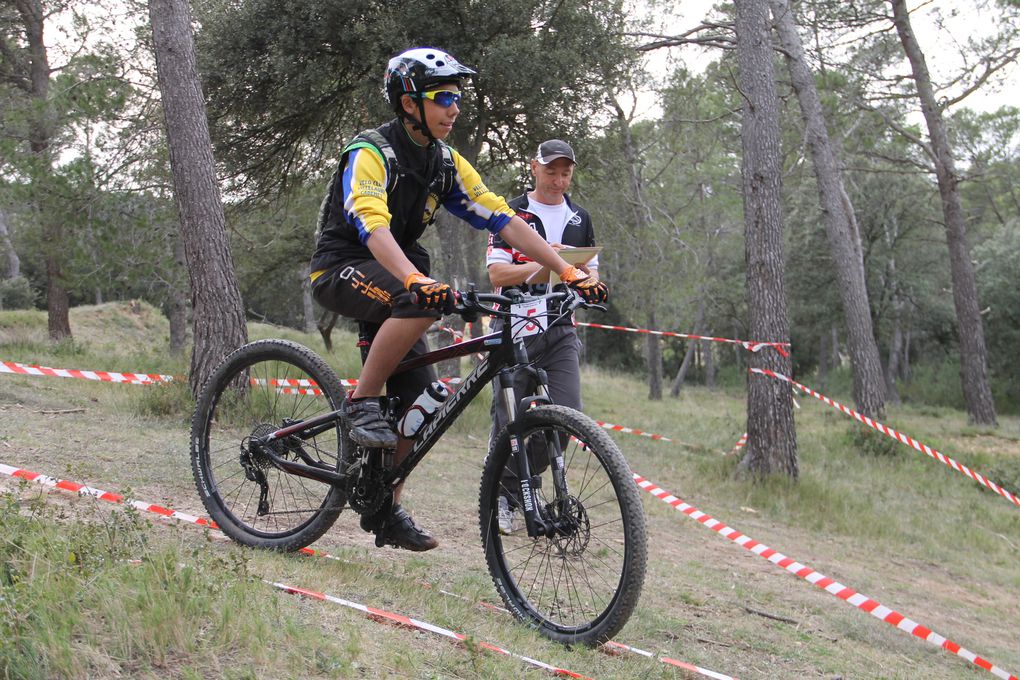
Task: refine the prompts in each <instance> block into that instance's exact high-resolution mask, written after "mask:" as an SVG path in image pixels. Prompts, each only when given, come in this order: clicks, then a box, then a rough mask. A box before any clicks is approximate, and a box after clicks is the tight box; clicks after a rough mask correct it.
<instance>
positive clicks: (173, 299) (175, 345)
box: [167, 236, 188, 354]
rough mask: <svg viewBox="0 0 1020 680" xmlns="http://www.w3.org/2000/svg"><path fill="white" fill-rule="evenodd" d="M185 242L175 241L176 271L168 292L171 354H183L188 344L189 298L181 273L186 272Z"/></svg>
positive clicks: (178, 239) (172, 276)
mask: <svg viewBox="0 0 1020 680" xmlns="http://www.w3.org/2000/svg"><path fill="white" fill-rule="evenodd" d="M186 267H187V264H186V263H185V258H184V242H183V241H182V240H181V239H180V237H179V236H178V238H176V239H175V240H174V271H173V274H172V275H171V277H170V281H171V283H170V286H169V289H168V291H167V319H169V321H170V352H171V353H172V354H181V353H183V352H184V348H185V347H186V346H187V344H188V298H187V290H185V286H184V284H183V281H182V280H181V276H180V275H179V272H183V271H185V268H186Z"/></svg>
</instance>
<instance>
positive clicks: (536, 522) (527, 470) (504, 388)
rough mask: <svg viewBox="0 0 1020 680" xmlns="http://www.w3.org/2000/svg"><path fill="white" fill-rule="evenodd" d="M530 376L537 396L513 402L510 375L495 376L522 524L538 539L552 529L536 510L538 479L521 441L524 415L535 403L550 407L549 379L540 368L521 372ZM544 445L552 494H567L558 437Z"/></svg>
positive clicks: (549, 532)
mask: <svg viewBox="0 0 1020 680" xmlns="http://www.w3.org/2000/svg"><path fill="white" fill-rule="evenodd" d="M522 370H529V371H530V372H532V373H533V377H534V378H535V384H536V385H537V390H536V391H537V394H533V395H530V396H527V397H524V398H522V399H520V400H519V401H518V400H517V399H516V397H515V394H514V388H513V372H512V371H501V372H500V373H499V375H498V376H497V385H498V388H499V390H500V391H501V392H502V395H503V404H504V406H505V408H506V411H507V413H506V415H507V422H508V426H507V428H508V431H509V435H510V453H511V455H512V456H513V460H514V462H515V467H516V472H517V478H518V479H519V480H521V481H520V486H521V489H520V492H521V506H522V508H521V509H522V510H523V513H524V523H525V526H526V527H527V530H528V536H529V537H531V538H537V537H539V536H552V535H553V533H554V532H555V527H554V525H553V523H552V521H551V519H552V518H548V517H546V516H545V513H543V508H540V507H539V497H538V495H537V493H536V491H535V490H536V489H537V488H539V487H540V485H541V476H540V475H532V474H531V461H529V460H528V453H527V447H526V444H525V441H524V423H523V418H522V417H519V415H518V414H523V413H524V412H525V411H527V410H528V409H529V408H531V407H532V406H533V405H535V404H551V403H552V399H551V398H550V396H549V390H548V388H547V385H548V378H547V376H546V372H545V371H544V370H542V369H540V368H529V369H522ZM547 440H548V441H547V442H546V447H547V448H546V454H547V455H548V456H549V464H550V467H551V468H552V477H553V486H554V489H555V491H554V493H555V494H556V496H557V497H560V496H561V494H562V493H564V492H565V491H566V489H565V485H566V478H565V476H564V462H563V453H562V451H561V447H560V442H559V438H558V437H556V436H553V437H548V436H547Z"/></svg>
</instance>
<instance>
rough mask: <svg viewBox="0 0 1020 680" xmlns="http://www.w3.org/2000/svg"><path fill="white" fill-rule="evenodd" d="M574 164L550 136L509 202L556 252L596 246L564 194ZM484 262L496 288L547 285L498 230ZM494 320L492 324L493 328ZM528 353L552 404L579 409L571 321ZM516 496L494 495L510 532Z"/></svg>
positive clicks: (538, 459)
mask: <svg viewBox="0 0 1020 680" xmlns="http://www.w3.org/2000/svg"><path fill="white" fill-rule="evenodd" d="M576 166H577V157H576V156H575V155H574V150H573V149H572V148H571V146H570V145H569V144H567V143H566V142H564V141H563V140H560V139H550V140H548V141H545V142H542V143H541V144H540V145H539V146H538V152H537V153H536V154H535V157H534V158H533V159H531V175H532V177H534V180H535V186H534V188H532V189H530V190H529V191H526V192H525V193H523V194H521V195H520V196H518V197H516V198H514V199H513V200H511V201H508V204H509V206H510V207H511V208H512V209H513V210H514V211H515V212H516V213H517V216H518V217H520V218H521V219H523V220H524V221H525V222H527V223H528V225H529V226H530V227H531V228H532V229H534V230H535V231H537V232H538V233H539V234H540V235H541V236H542V238H544V239H545V240H546V242H548V243H549V245H551V246H552V247H553V249H554V250H557V251H558V250H561V249H563V248H570V247H575V248H576V247H587V246H594V245H595V232H594V230H593V229H592V225H591V218H590V217H589V215H588V212H587V211H586V210H585V209H584V208H582V207H580V206H579V205H576V204H575V203H573V202H571V200H570V198H569V197H568V196H567V191H568V190H569V189H570V182H571V180H572V179H573V176H574V168H575V167H576ZM485 264H486V266H487V267H488V270H489V280H490V281H491V282H492V285H493V286H494V287H495V288H496V289H497V290H498V291H505V290H506V289H508V288H519V289H520V290H522V291H523V292H525V293H528V294H531V295H542V294H544V293H545V292H547V291H546V288H547V284H546V283H544V282H543V283H527V279H528V278H529V277H530V276H532V275H533V274H535V273H537V272H539V271H540V270H541V269H542V265H540V264H539V263H537V262H534V261H532V260H531V259H530V258H529V257H527V256H526V255H525V254H524V253H522V252H520V251H519V250H517V249H515V248H513V247H512V246H511V245H509V244H508V243H506V241H504V240H503V239H502V238H500V235H499V234H491V235H490V236H489V248H488V251H487V253H486V260H485ZM578 268H579V269H582V270H583V271H584V272H586V273H588V274H589V275H590V276H592V277H593V278H595V279H597V278H598V257H597V256H596V257H595V258H594V259H593V260H591V261H590V262H588V264H587V265H578ZM498 323H499V321H498V320H497V321H495V322H494V325H495V326H496V327H497V328H498V325H496V324H498ZM525 347H526V348H527V350H528V357H529V358H530V359H533V360H535V361H534V363H535V366H536V367H537V368H543V369H545V371H546V373H547V374H548V377H549V393H550V396H551V397H552V400H553V403H555V404H559V405H561V406H568V407H570V408H574V409H578V410H580V409H581V371H580V365H579V363H580V348H581V341H580V340H579V339H578V337H577V329H576V328H575V327H574V323H573V319H563V320H561V321H560V322H559V323H557V324H556V325H554V326H552V327H551V328H549V329H548V330H546V332H545V333H543V334H541V335H532V336H529V337H527V338H525ZM525 380H526V377H525V376H520V377H519V381H520V382H519V383H518V384H515V386H514V389H515V392H516V393H517V398H518V399H520V398H522V397H525V396H527V395H528V394H534V389H530V388H529V386H528V385H527V384H526V382H525ZM502 402H503V395H502V392H500V391H499V390H494V392H493V413H492V416H493V423H492V432H491V434H490V438H489V440H490V443H491V442H492V441H493V440H494V439H495V437H496V434H497V433H499V431H500V430H502V429H503V427H504V426H505V425H506V416H505V409H504V408H503V404H502ZM529 453H530V454H531V455H530V458H533V460H531V469H532V472H533V473H534V474H536V475H537V474H538V473H540V472H542V470H544V469H545V467H546V466H547V463H548V461H547V460H543V458H545V457H544V456H535V455H534V454H535V452H533V451H532V452H529ZM513 469H514V466H512V465H508V466H507V467H506V471H507V472H505V473H504V474H505V475H506V476H507V477H508V478H506V479H504V484H503V486H504V488H508V489H513V488H516V486H517V485H516V479H515V478H512V476H513V472H512V471H513ZM516 506H517V500H516V499H515V498H514V497H513V496H512V495H507V496H504V497H501V498H500V499H499V511H500V513H499V529H500V532H501V533H504V534H509V533H511V532H513V531H515V530H517V529H519V528H522V527H523V522H522V521H519V519H518V518H519V513H517V507H516Z"/></svg>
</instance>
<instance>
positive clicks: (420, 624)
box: [267, 581, 590, 680]
mask: <svg viewBox="0 0 1020 680" xmlns="http://www.w3.org/2000/svg"><path fill="white" fill-rule="evenodd" d="M267 583H269V584H270V585H272V586H274V587H276V588H279V589H280V590H282V591H284V592H287V593H290V594H292V595H301V596H302V597H308V598H311V599H314V600H322V601H324V602H332V603H333V604H338V605H341V606H343V607H348V608H350V609H354V610H357V611H359V612H361V613H363V614H365V615H366V616H368V617H369V618H370V619H375V620H380V619H381V620H383V621H389V622H390V623H395V624H397V625H399V626H404V627H406V628H415V629H417V630H423V631H426V632H429V633H434V634H436V635H441V636H443V637H446V638H449V639H451V640H456V641H457V642H461V643H463V642H464V641H465V640H467V639H468V636H467V635H464V634H462V633H457V632H455V631H452V630H450V629H448V628H442V627H441V626H437V625H434V624H431V623H426V622H425V621H419V620H417V619H412V618H411V617H409V616H403V615H402V614H394V613H393V612H388V611H386V610H384V609H376V608H375V607H369V606H367V605H363V604H359V603H357V602H351V601H350V600H345V599H343V598H341V597H335V596H333V595H327V594H325V593H320V592H317V591H314V590H307V589H305V588H298V587H296V586H288V585H286V584H284V583H273V582H271V581H267ZM474 644H477V645H478V646H479V647H483V648H485V649H488V650H489V651H491V652H496V653H497V654H503V655H504V656H508V657H510V658H512V659H518V660H519V661H523V662H524V663H526V664H529V665H531V666H535V667H536V668H541V669H542V670H545V671H549V672H550V673H552V674H553V675H557V676H561V677H567V678H588V676H586V675H581V674H580V673H575V672H574V671H568V670H567V669H565V668H559V667H557V666H553V665H551V664H547V663H545V662H544V661H538V660H537V659H532V658H531V657H530V656H524V655H523V654H516V653H514V652H511V651H509V650H507V649H503V648H502V647H497V646H496V645H493V644H490V643H488V642H483V641H480V640H478V641H475V642H474ZM588 680H590V679H588Z"/></svg>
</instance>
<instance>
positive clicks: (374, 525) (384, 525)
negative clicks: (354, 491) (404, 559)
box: [361, 505, 439, 552]
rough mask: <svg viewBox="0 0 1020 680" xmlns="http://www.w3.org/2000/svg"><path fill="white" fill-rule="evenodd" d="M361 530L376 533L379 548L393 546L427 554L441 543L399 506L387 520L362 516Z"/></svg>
mask: <svg viewBox="0 0 1020 680" xmlns="http://www.w3.org/2000/svg"><path fill="white" fill-rule="evenodd" d="M361 528H362V529H364V530H365V531H374V532H375V544H376V546H377V547H379V548H381V547H383V546H384V545H392V546H393V547H395V548H403V549H404V550H412V551H414V552H425V551H426V550H432V549H433V548H435V547H437V546H438V545H439V541H437V540H436V539H435V538H433V537H432V535H431V534H429V533H428V532H427V531H424V530H423V529H421V528H420V527H419V526H418V525H417V524H415V523H414V520H413V519H411V515H409V514H407V510H404V509H403V508H402V507H400V506H399V505H395V506H393V509H392V510H391V511H390V514H389V516H388V517H385V519H383V518H382V517H380V516H379V515H362V516H361Z"/></svg>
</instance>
